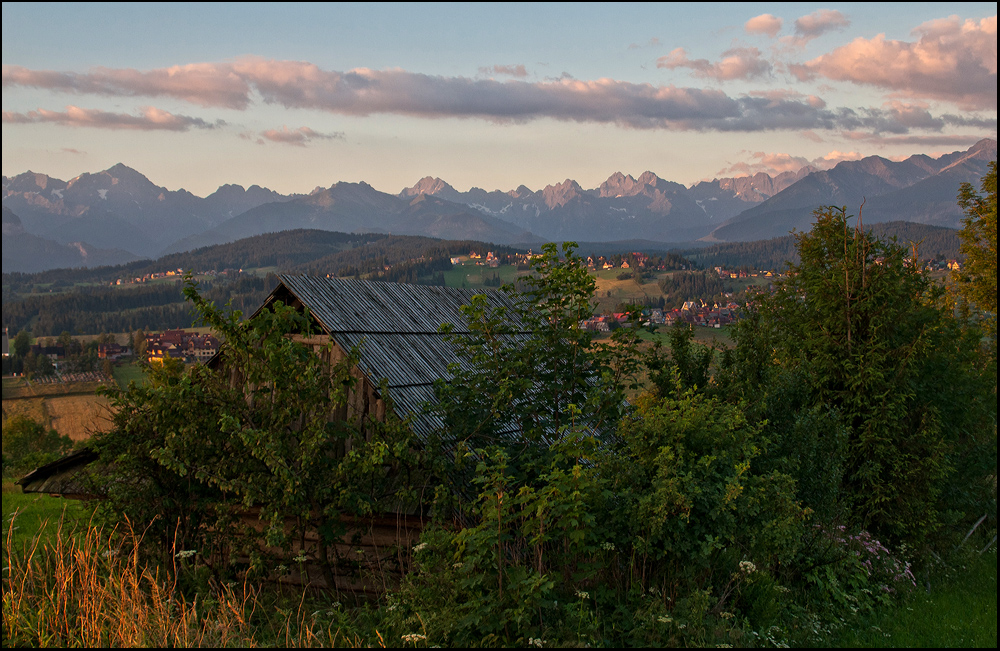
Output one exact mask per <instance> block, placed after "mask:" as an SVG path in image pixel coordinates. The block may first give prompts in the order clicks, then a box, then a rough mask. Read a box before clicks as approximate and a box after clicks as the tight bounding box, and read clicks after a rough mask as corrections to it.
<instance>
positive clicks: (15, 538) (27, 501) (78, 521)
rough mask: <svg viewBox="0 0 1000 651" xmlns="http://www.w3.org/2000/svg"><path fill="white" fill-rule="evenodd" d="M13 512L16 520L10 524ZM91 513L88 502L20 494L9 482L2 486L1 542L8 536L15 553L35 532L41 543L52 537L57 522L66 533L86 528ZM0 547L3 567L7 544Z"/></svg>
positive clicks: (5, 561)
mask: <svg viewBox="0 0 1000 651" xmlns="http://www.w3.org/2000/svg"><path fill="white" fill-rule="evenodd" d="M15 513H16V514H17V517H16V518H15V519H14V521H13V522H12V521H11V518H12V517H13V516H14V514H15ZM92 513H93V508H92V506H91V505H88V503H87V502H82V501H80V500H67V499H63V498H61V497H50V496H49V495H40V494H37V493H36V494H32V493H22V492H21V487H20V486H16V485H14V484H13V483H12V482H8V481H5V482H4V483H3V537H4V542H6V539H7V538H8V536H10V537H11V542H12V543H13V548H14V549H15V550H20V549H22V548H23V547H24V545H25V544H26V543H28V542H30V541H31V540H32V539H33V538H34V536H35V534H36V533H40V534H41V536H40V537H41V539H42V541H47V540H50V539H51V538H53V537H54V536H55V532H56V529H57V528H58V526H59V523H60V520H62V523H63V527H64V529H65V530H67V531H71V530H74V529H77V528H79V527H82V526H85V525H86V524H87V523H88V522H89V521H90V516H91V514H92ZM2 547H3V548H4V551H5V558H4V561H3V562H4V567H6V566H7V559H6V545H2Z"/></svg>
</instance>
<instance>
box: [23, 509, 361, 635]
mask: <svg viewBox="0 0 1000 651" xmlns="http://www.w3.org/2000/svg"><path fill="white" fill-rule="evenodd" d="M17 519H18V518H17V515H16V514H15V516H14V517H12V518H11V519H10V521H9V523H8V526H7V532H6V536H5V541H4V556H5V558H4V572H3V583H4V596H3V646H4V647H8V646H34V647H42V646H58V647H79V646H86V647H256V646H285V647H313V646H316V647H320V646H364V645H365V644H364V641H363V640H361V639H360V638H359V637H358V636H357V635H356V634H354V635H344V634H343V633H342V632H341V630H340V628H339V627H335V626H331V625H325V626H324V625H323V624H321V623H319V622H317V621H316V620H315V618H314V616H313V615H310V614H309V609H308V608H306V607H304V604H300V605H299V607H298V608H297V609H296V610H294V611H291V612H283V611H282V610H281V609H277V611H276V609H274V608H273V607H272V608H268V607H266V606H264V605H263V603H264V601H263V600H262V598H261V593H260V590H259V589H258V588H255V587H253V586H251V585H250V584H248V583H245V582H244V583H243V584H242V585H240V584H232V585H223V586H213V588H212V589H211V590H210V591H208V592H207V593H206V594H203V595H201V596H199V597H195V598H193V599H188V598H186V597H185V596H184V595H183V594H182V593H181V591H180V590H179V589H178V586H177V582H176V579H172V578H171V577H175V576H176V571H177V569H178V568H177V565H176V564H177V563H183V562H184V561H183V560H176V559H175V566H174V567H173V568H168V571H163V572H161V571H158V570H155V569H151V568H150V567H149V566H147V565H144V564H143V563H142V562H141V560H140V555H139V553H138V549H139V543H140V542H141V534H138V535H137V534H136V532H134V531H126V532H125V533H124V535H122V534H121V533H120V532H117V531H112V532H110V533H107V532H105V531H102V530H100V529H97V528H94V527H87V529H86V531H84V532H82V533H80V534H79V535H71V534H69V533H67V531H66V530H64V529H63V523H62V521H60V522H59V523H58V524H57V525H54V526H55V527H56V531H55V532H54V534H52V535H49V536H44V535H43V530H44V528H45V527H46V526H53V525H43V527H42V530H39V533H38V534H36V535H35V536H34V538H33V539H32V540H31V541H30V542H28V543H27V544H26V545H25V546H24V547H23V549H19V548H18V547H19V546H18V545H16V544H15V543H14V542H13V540H14V535H13V532H14V529H15V528H16V526H15V522H16V521H17ZM179 556H183V554H179ZM275 614H277V615H278V616H279V617H280V618H281V619H279V620H278V621H275Z"/></svg>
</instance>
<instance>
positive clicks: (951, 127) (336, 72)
mask: <svg viewBox="0 0 1000 651" xmlns="http://www.w3.org/2000/svg"><path fill="white" fill-rule="evenodd" d="M996 7H997V5H996V3H926V4H912V3H906V4H892V3H889V4H886V3H864V4H851V3H846V4H840V3H833V4H812V3H747V4H722V3H661V4H655V5H650V4H635V5H629V4H605V3H582V4H569V3H563V4H555V5H545V4H480V3H477V4H468V5H466V4H443V5H442V4H399V5H397V4H373V5H368V4H358V3H351V4H343V5H339V4H325V3H324V4H290V3H285V4H277V3H269V4H253V3H233V4H211V3H208V4H184V3H166V4H146V3H141V4H101V3H96V4H91V3H72V4H44V3H30V4H26V3H16V2H14V3H9V2H5V3H3V9H2V11H3V23H2V35H3V40H2V50H3V102H2V104H3V107H2V108H3V125H2V130H3V137H2V151H3V164H2V168H3V169H2V171H3V174H4V176H8V177H10V176H13V175H16V174H20V173H22V172H25V171H28V170H31V171H34V172H42V173H46V174H48V175H50V176H54V177H58V178H62V179H64V180H68V179H71V178H73V177H75V176H77V175H79V174H82V173H84V172H97V171H100V170H104V169H107V168H109V167H111V166H113V165H115V164H116V163H119V162H121V163H124V164H126V165H128V166H130V167H133V168H135V169H137V170H139V171H140V172H142V173H143V174H145V175H146V176H147V177H148V178H149V179H150V180H151V181H153V182H154V183H156V184H157V185H161V186H165V187H167V188H169V189H171V190H176V189H180V188H184V189H187V190H189V191H191V192H193V193H195V194H197V195H199V196H206V195H208V194H210V193H211V192H213V191H214V190H215V189H216V188H218V187H219V186H220V185H223V184H226V183H238V184H240V185H243V186H250V185H254V184H256V185H261V186H264V187H268V188H271V189H272V190H276V191H278V192H282V193H292V192H298V193H304V192H309V191H311V190H312V189H314V188H315V187H329V186H330V185H332V184H333V183H336V182H340V181H348V182H358V181H365V182H367V183H369V184H370V185H372V186H374V187H375V188H376V189H378V190H381V191H383V192H390V193H393V194H395V193H398V192H399V191H400V190H402V189H403V188H405V187H409V186H412V185H413V184H414V183H416V182H417V181H418V180H419V179H421V178H422V177H425V176H432V177H440V178H442V179H444V180H445V181H447V182H448V183H450V184H451V185H453V186H454V187H455V188H456V189H458V190H460V191H464V190H467V189H469V188H470V187H473V186H475V187H480V188H483V189H486V190H496V189H499V190H511V189H514V188H516V187H518V186H519V185H526V186H527V187H529V188H531V189H533V190H539V189H541V188H543V187H544V186H545V185H548V184H555V183H559V182H561V181H563V180H565V179H567V178H572V179H574V180H576V181H577V182H579V183H580V184H581V185H582V186H583V187H584V188H594V187H597V186H598V185H600V183H601V182H603V181H604V180H605V179H606V178H607V177H608V176H610V175H611V174H613V173H615V172H622V173H624V174H632V175H633V176H638V175H639V174H641V173H643V172H644V171H647V170H649V171H652V172H654V173H656V174H657V175H658V176H660V177H661V178H664V179H667V180H671V181H676V182H679V183H683V184H685V185H691V184H693V183H696V182H698V181H701V180H707V179H712V178H717V177H722V176H743V175H746V174H753V173H756V172H759V171H763V172H768V173H771V174H775V173H779V172H783V171H788V170H797V169H799V168H800V167H802V166H804V165H814V166H817V167H820V168H827V167H832V166H833V165H835V164H836V163H838V162H840V161H842V160H851V159H857V158H861V157H863V156H871V155H879V156H884V157H886V158H890V159H896V160H900V159H902V158H905V157H907V156H910V155H912V154H915V153H926V154H930V155H940V154H943V153H948V152H952V151H957V150H964V149H968V148H969V147H970V146H971V145H973V144H974V143H975V142H977V141H978V140H980V139H981V138H996V130H997V126H996V125H997V18H996V16H997V9H996Z"/></svg>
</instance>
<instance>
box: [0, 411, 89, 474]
mask: <svg viewBox="0 0 1000 651" xmlns="http://www.w3.org/2000/svg"><path fill="white" fill-rule="evenodd" d="M72 447H73V442H72V441H71V440H70V438H69V437H68V436H59V433H58V432H56V431H55V430H54V429H49V430H46V429H45V427H44V426H43V425H42V424H41V423H38V422H36V421H34V420H32V419H31V418H29V417H27V416H24V415H21V414H18V415H16V416H12V417H11V418H8V419H7V420H5V421H4V423H3V476H4V477H15V476H20V475H23V474H25V473H27V472H30V471H31V470H34V469H35V468H37V467H39V466H43V465H45V464H47V463H50V462H52V461H55V460H56V459H58V458H59V457H61V456H63V455H64V454H66V453H67V452H69V451H70V449H71V448H72Z"/></svg>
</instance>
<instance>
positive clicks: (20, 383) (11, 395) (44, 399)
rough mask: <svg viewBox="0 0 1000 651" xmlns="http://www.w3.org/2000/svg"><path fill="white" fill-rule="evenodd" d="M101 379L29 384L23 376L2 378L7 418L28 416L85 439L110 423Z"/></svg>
mask: <svg viewBox="0 0 1000 651" xmlns="http://www.w3.org/2000/svg"><path fill="white" fill-rule="evenodd" d="M99 386H101V385H100V383H98V382H69V383H65V384H63V383H56V384H34V383H32V384H30V385H29V384H28V383H26V382H25V381H24V379H23V378H5V379H4V381H3V417H4V420H6V419H8V418H10V417H12V416H16V415H19V414H20V415H24V416H28V417H29V418H31V419H32V420H34V421H36V422H39V423H41V424H42V425H43V426H45V427H46V428H49V427H51V428H53V429H55V430H56V431H57V432H59V434H61V435H65V436H68V437H70V438H71V439H72V440H73V441H83V440H86V439H88V438H90V435H91V434H92V433H93V432H95V431H97V430H103V429H105V428H106V426H107V425H108V423H109V421H108V418H107V407H108V401H107V399H106V398H104V397H101V396H98V395H96V393H95V392H96V391H97V388H98V387H99Z"/></svg>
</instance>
